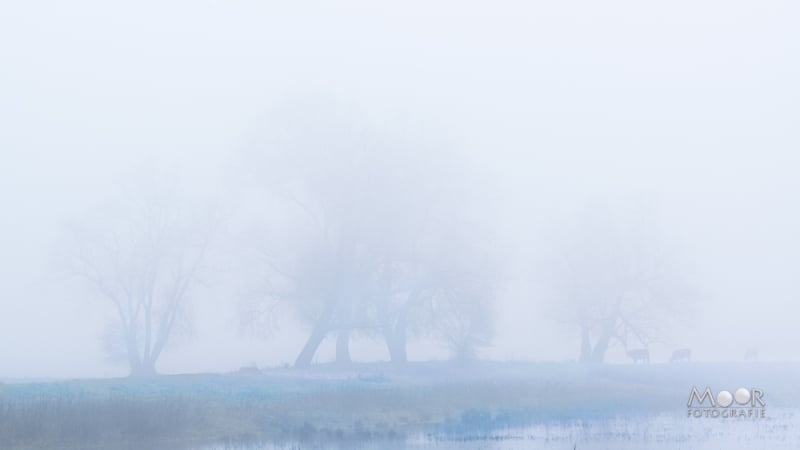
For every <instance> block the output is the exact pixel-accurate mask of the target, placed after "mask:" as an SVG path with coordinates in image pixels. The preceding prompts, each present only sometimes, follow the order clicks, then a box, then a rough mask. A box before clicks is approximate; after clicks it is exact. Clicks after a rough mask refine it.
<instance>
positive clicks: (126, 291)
mask: <svg viewBox="0 0 800 450" xmlns="http://www.w3.org/2000/svg"><path fill="white" fill-rule="evenodd" d="M209 217H210V216H207V215H203V216H202V217H201V216H200V214H198V213H197V210H196V209H194V208H192V207H191V205H190V204H189V201H188V200H187V199H186V197H185V196H183V195H182V193H181V192H180V190H179V188H178V184H177V182H175V181H173V180H170V179H165V178H164V177H162V176H160V175H152V176H147V177H144V179H137V180H135V181H134V180H131V182H130V183H127V184H125V185H124V186H123V189H121V193H120V195H118V196H117V197H114V198H113V199H111V201H109V202H107V203H106V204H104V205H103V206H102V207H100V208H97V209H96V210H94V211H91V212H89V213H88V214H86V215H85V216H84V217H83V219H82V220H80V221H73V222H72V223H71V224H70V225H69V228H68V229H69V235H70V238H69V241H70V251H69V265H70V268H71V270H72V271H73V272H74V273H75V274H77V275H79V276H80V277H81V278H82V279H83V280H84V281H85V282H86V283H88V285H89V286H90V287H91V289H92V290H93V291H94V292H95V293H96V294H97V295H98V296H100V297H101V298H102V299H104V300H105V301H106V302H107V303H108V305H109V306H111V307H112V309H113V312H114V316H115V320H114V321H113V322H112V324H111V325H112V326H111V330H112V331H111V332H110V333H108V336H107V337H108V339H110V342H107V345H108V347H109V348H110V349H112V350H111V351H112V352H115V353H121V355H114V356H123V355H124V356H123V357H124V359H125V361H126V362H127V364H128V367H129V369H130V374H131V375H132V376H148V375H154V374H155V373H156V363H157V361H158V359H159V357H160V356H161V354H162V352H163V350H164V348H165V347H166V346H167V345H168V343H169V342H170V340H171V338H172V337H173V335H174V333H175V329H176V325H177V323H178V322H179V320H181V318H182V317H183V314H184V312H185V308H186V306H187V302H188V301H189V298H190V297H191V296H192V293H193V288H194V287H195V285H196V281H197V276H198V272H199V270H200V267H201V264H202V262H203V259H204V257H205V255H206V252H207V248H208V245H209V242H210V239H211V237H212V235H213V231H214V223H215V222H214V221H213V220H210V218H209Z"/></svg>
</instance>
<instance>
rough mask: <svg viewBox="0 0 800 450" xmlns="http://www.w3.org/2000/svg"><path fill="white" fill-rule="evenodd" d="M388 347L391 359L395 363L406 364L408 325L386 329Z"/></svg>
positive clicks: (385, 336) (385, 335)
mask: <svg viewBox="0 0 800 450" xmlns="http://www.w3.org/2000/svg"><path fill="white" fill-rule="evenodd" d="M384 338H385V339H386V348H387V349H388V350H389V359H390V360H391V362H392V363H394V364H398V365H400V364H405V363H406V362H408V355H407V353H406V327H405V326H404V325H403V326H401V325H400V324H398V326H395V327H394V329H392V328H388V329H386V330H384Z"/></svg>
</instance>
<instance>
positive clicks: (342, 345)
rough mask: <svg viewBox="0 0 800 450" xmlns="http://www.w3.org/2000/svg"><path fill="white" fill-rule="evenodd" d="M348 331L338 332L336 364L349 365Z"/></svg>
mask: <svg viewBox="0 0 800 450" xmlns="http://www.w3.org/2000/svg"><path fill="white" fill-rule="evenodd" d="M350 362H351V360H350V330H340V331H339V334H338V335H337V336H336V364H342V365H346V364H350Z"/></svg>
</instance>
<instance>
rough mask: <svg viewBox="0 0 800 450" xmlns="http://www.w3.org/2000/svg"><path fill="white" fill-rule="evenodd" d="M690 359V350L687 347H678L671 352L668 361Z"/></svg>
mask: <svg viewBox="0 0 800 450" xmlns="http://www.w3.org/2000/svg"><path fill="white" fill-rule="evenodd" d="M691 359H692V351H691V350H690V349H688V348H679V349H677V350H675V351H674V352H672V357H671V358H670V359H669V362H675V361H687V362H688V361H691Z"/></svg>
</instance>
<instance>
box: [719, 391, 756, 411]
mask: <svg viewBox="0 0 800 450" xmlns="http://www.w3.org/2000/svg"><path fill="white" fill-rule="evenodd" d="M748 396H749V393H748ZM731 403H733V395H732V394H731V393H730V392H728V391H720V393H719V394H717V404H718V405H719V406H722V407H723V408H727V407H728V406H731Z"/></svg>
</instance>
